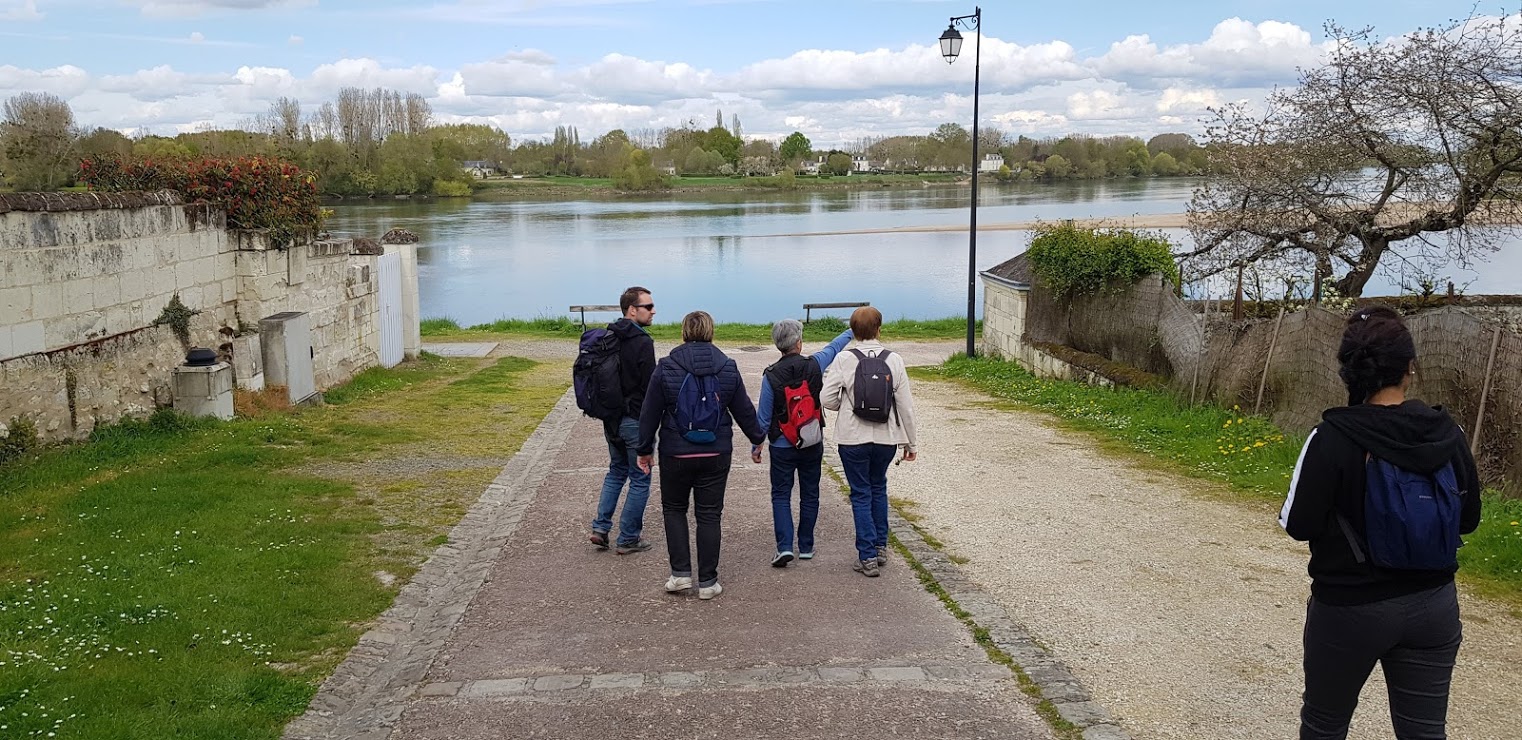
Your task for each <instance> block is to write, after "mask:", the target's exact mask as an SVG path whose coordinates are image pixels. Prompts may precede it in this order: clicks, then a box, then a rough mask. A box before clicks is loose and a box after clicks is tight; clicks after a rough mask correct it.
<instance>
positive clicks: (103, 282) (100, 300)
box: [90, 275, 122, 311]
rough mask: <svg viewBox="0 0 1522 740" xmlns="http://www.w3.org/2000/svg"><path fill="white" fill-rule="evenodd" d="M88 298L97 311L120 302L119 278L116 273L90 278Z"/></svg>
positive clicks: (120, 288)
mask: <svg viewBox="0 0 1522 740" xmlns="http://www.w3.org/2000/svg"><path fill="white" fill-rule="evenodd" d="M90 298H91V300H92V301H93V302H94V304H95V309H96V310H97V311H98V310H100V309H103V308H107V307H109V306H114V305H116V304H118V303H121V300H122V287H121V278H120V277H118V276H116V275H103V276H101V277H98V278H91V280H90Z"/></svg>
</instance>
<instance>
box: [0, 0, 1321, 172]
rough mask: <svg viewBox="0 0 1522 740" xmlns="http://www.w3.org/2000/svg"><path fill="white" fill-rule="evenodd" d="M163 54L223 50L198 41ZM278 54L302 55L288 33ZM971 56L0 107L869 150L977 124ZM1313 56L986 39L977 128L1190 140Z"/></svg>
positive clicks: (1267, 47) (267, 73)
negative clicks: (368, 116) (409, 112)
mask: <svg viewBox="0 0 1522 740" xmlns="http://www.w3.org/2000/svg"><path fill="white" fill-rule="evenodd" d="M472 1H479V0H472ZM0 2H4V0H0ZM545 2H546V3H548V0H545ZM174 4H176V5H178V6H195V7H200V8H203V9H204V8H222V9H229V8H238V7H247V8H252V7H272V6H273V5H275V3H268V2H265V3H259V2H254V0H247V2H242V1H241V0H218V1H216V2H201V3H196V2H189V1H188V0H187V1H185V2H176V3H174ZM455 7H456V8H457V9H458V8H459V7H462V6H455ZM516 7H519V8H520V9H521V8H522V7H525V6H516ZM545 7H549V5H546V6H545ZM555 7H557V8H558V7H560V6H558V5H557V6H555ZM504 12H506V11H504ZM160 40H162V41H169V40H171V39H167V38H166V39H160ZM172 40H173V41H175V42H177V43H182V44H189V43H197V42H199V43H202V44H204V45H206V46H212V45H216V44H219V43H230V42H218V41H212V40H207V39H205V37H204V36H202V35H200V34H192V35H189V36H179V37H178V38H175V39H172ZM287 43H288V44H289V45H293V46H294V45H301V44H303V43H304V41H303V39H302V37H300V36H296V35H292V36H290V38H289V39H288V42H287ZM311 51H317V49H311ZM972 51H973V50H972V49H971V47H965V48H964V50H963V56H964V58H963V59H960V60H958V61H957V63H956V64H953V65H950V66H948V65H947V64H946V63H945V62H944V60H942V59H941V57H940V53H939V50H938V49H937V48H936V47H935V46H929V45H918V44H910V45H907V46H904V47H902V48H900V49H874V50H866V51H853V50H827V49H810V50H803V51H799V52H796V53H793V54H790V55H787V56H783V57H778V58H772V59H764V60H760V61H757V62H754V63H752V64H748V65H745V66H743V67H740V68H738V69H733V70H716V69H705V68H700V67H697V66H694V65H692V64H691V63H688V62H685V61H682V60H681V59H680V58H679V57H677V58H673V59H667V60H655V59H644V58H640V57H635V56H630V55H626V54H608V55H606V56H603V57H601V58H598V59H595V60H592V61H589V62H584V63H570V62H564V61H561V60H558V59H557V58H556V57H554V56H552V55H551V54H549V53H547V52H545V51H543V50H539V49H533V48H526V49H520V50H515V51H512V52H509V53H505V54H503V55H501V56H499V57H496V58H493V59H487V60H481V61H474V62H468V63H464V64H461V65H460V66H459V67H458V68H455V69H448V70H439V69H436V68H434V67H431V66H424V65H419V66H411V67H398V66H390V65H387V64H384V63H382V62H380V61H378V60H376V59H372V58H343V59H337V60H334V61H330V62H328V63H325V64H322V65H320V66H317V67H316V68H313V69H310V70H296V69H288V68H283V67H274V66H254V65H248V66H242V67H238V68H237V69H236V70H234V71H230V72H223V73H217V74H205V75H191V74H185V73H183V72H180V71H178V70H176V69H174V68H172V67H168V66H157V67H153V68H150V69H143V70H138V71H136V72H131V73H126V74H119V75H110V76H105V77H98V78H97V77H92V76H91V75H89V74H87V73H86V71H85V70H83V69H80V68H78V67H72V66H65V67H57V68H53V69H48V70H30V69H24V68H20V67H16V66H0V97H4V95H5V93H6V91H22V90H46V91H48V92H53V93H55V94H58V95H60V96H61V97H64V98H65V99H66V100H69V101H70V103H71V104H72V105H75V111H76V114H77V117H78V118H79V119H80V120H81V122H82V123H85V124H88V125H108V126H111V127H114V128H122V129H140V128H142V127H144V126H149V127H151V128H153V129H154V130H160V131H167V130H179V129H181V128H185V127H205V126H208V125H214V126H232V125H237V124H239V123H241V122H243V121H245V120H247V119H248V118H250V117H252V116H254V115H258V114H260V113H263V112H265V111H266V110H267V109H268V107H269V104H270V102H271V101H273V100H275V99H276V98H280V97H289V98H294V99H296V100H299V101H300V102H301V103H302V105H303V106H304V107H305V109H306V110H307V111H308V112H310V111H313V110H315V109H316V108H317V107H318V106H319V105H321V104H322V103H323V102H327V101H331V100H334V99H335V98H336V96H337V93H338V91H339V90H340V89H341V88H344V87H362V88H374V87H384V88H388V89H394V90H400V91H405V92H413V93H419V94H422V95H424V96H426V97H427V98H428V99H429V101H430V103H431V104H432V106H433V109H434V112H435V115H436V116H437V118H438V119H439V120H441V121H477V122H483V123H492V124H494V125H497V126H501V127H503V128H504V129H506V130H507V131H508V132H509V133H511V134H513V135H514V136H515V137H516V138H519V139H522V138H524V137H537V136H543V135H547V134H549V133H550V132H551V131H553V130H554V128H555V126H557V125H570V126H577V127H579V128H580V129H581V131H582V133H583V135H584V137H585V138H588V139H590V138H591V137H593V136H596V135H599V134H601V133H602V132H603V131H606V130H608V129H611V128H624V129H630V130H632V129H645V128H661V127H664V126H679V125H683V124H685V123H686V122H688V121H695V122H696V123H697V124H698V125H701V126H708V125H711V122H712V121H713V117H714V111H715V110H716V109H722V110H723V111H724V113H725V117H726V118H728V117H729V115H730V114H738V115H739V116H740V117H741V120H742V122H743V123H744V125H745V130H746V133H747V135H748V136H761V137H769V138H773V139H780V138H781V137H783V136H785V135H787V134H788V133H789V132H791V131H793V130H799V131H803V132H805V133H806V134H807V135H808V136H809V137H810V138H811V139H813V140H814V141H815V143H816V144H818V145H821V146H837V145H840V144H841V143H844V142H848V141H851V140H854V139H859V138H862V137H865V136H892V135H898V134H906V133H923V132H926V131H929V130H932V129H934V128H935V126H936V125H938V124H940V123H943V122H946V121H956V122H960V123H962V124H963V125H970V122H971V117H972V75H973V69H972V67H973V65H972V64H971V63H970V62H971V54H972ZM1323 51H1324V45H1316V44H1314V43H1312V40H1311V37H1310V35H1309V34H1307V33H1306V32H1304V31H1302V30H1300V29H1299V28H1298V27H1296V26H1293V25H1289V24H1284V23H1277V22H1273V21H1266V22H1262V23H1256V24H1254V23H1248V22H1246V21H1241V20H1237V19H1231V20H1227V21H1223V22H1222V23H1220V24H1218V25H1217V26H1216V27H1215V29H1214V30H1213V31H1212V32H1211V33H1210V35H1209V37H1208V38H1206V39H1204V40H1202V41H1200V42H1198V43H1194V44H1180V45H1174V46H1169V47H1167V48H1159V47H1158V46H1157V45H1156V44H1154V43H1153V42H1152V41H1151V40H1150V39H1148V38H1147V37H1145V36H1132V37H1128V38H1125V39H1122V40H1120V41H1117V42H1116V43H1115V44H1113V45H1111V46H1110V47H1109V48H1108V50H1106V51H1104V52H1102V53H1101V54H1099V55H1098V56H1088V57H1085V56H1083V55H1081V54H1080V53H1079V52H1078V51H1077V50H1075V49H1074V47H1073V46H1071V45H1070V44H1068V43H1066V42H1064V41H1060V40H1053V41H1049V42H1046V43H1041V44H1031V45H1024V46H1022V45H1019V44H1015V43H1010V42H1005V41H1002V40H1000V39H993V38H986V39H985V40H984V48H983V53H982V65H983V70H982V71H983V75H982V89H981V97H980V101H981V110H982V115H983V119H982V122H983V124H984V125H985V126H992V127H998V128H1000V129H1002V130H1004V131H1006V132H1008V133H1011V134H1025V135H1031V136H1052V135H1062V134H1067V133H1074V132H1081V133H1091V134H1095V135H1110V134H1121V133H1125V134H1134V135H1142V136H1147V135H1151V134H1154V133H1161V132H1163V131H1188V132H1191V133H1196V132H1198V131H1199V123H1198V120H1199V118H1200V116H1201V115H1202V114H1203V113H1204V111H1205V110H1206V109H1207V108H1209V107H1212V106H1218V105H1220V104H1222V103H1223V102H1224V101H1226V100H1233V101H1236V100H1247V101H1255V100H1260V99H1261V98H1262V97H1263V96H1264V94H1266V92H1267V89H1268V85H1269V84H1271V83H1281V82H1288V83H1293V81H1294V78H1295V75H1294V72H1293V66H1294V64H1296V63H1302V62H1303V60H1305V59H1311V60H1314V59H1315V58H1319V55H1320V54H1322V53H1323ZM673 56H676V55H675V53H674V54H673Z"/></svg>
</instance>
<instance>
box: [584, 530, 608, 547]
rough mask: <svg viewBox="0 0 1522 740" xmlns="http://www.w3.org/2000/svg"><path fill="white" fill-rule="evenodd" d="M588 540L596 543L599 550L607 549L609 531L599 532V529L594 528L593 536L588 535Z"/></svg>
mask: <svg viewBox="0 0 1522 740" xmlns="http://www.w3.org/2000/svg"><path fill="white" fill-rule="evenodd" d="M587 541H589V542H591V543H592V544H593V545H596V546H597V549H599V550H606V549H608V533H607V532H599V531H597V530H595V529H594V530H592V534H591V536H589V537H587Z"/></svg>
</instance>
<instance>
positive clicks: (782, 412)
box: [761, 354, 824, 442]
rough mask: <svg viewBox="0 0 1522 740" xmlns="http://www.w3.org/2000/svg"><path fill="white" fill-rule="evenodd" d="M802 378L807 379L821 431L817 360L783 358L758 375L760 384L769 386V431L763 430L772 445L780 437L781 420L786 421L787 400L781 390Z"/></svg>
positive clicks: (821, 376) (820, 375) (821, 380)
mask: <svg viewBox="0 0 1522 740" xmlns="http://www.w3.org/2000/svg"><path fill="white" fill-rule="evenodd" d="M804 379H807V380H808V383H809V393H810V394H812V395H813V396H814V406H815V407H817V408H818V409H820V412H819V428H820V429H823V428H824V406H823V405H821V404H820V403H819V391H820V390H821V389H823V388H824V372H823V371H821V370H820V369H819V361H818V360H816V359H814V358H813V357H812V356H808V355H802V354H790V355H783V356H782V359H780V360H777V361H776V362H775V363H772V365H771V367H768V368H766V371H765V372H763V373H762V374H761V382H763V383H771V384H772V408H771V416H770V417H769V418H770V419H771V428H770V429H767V430H766V437H767V439H770V440H771V441H773V442H776V441H777V439H778V438H779V437H781V436H782V420H783V419H786V418H787V397H786V395H784V394H783V390H784V389H786V388H787V387H789V386H794V385H797V384H798V381H800V380H804Z"/></svg>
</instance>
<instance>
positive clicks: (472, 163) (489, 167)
mask: <svg viewBox="0 0 1522 740" xmlns="http://www.w3.org/2000/svg"><path fill="white" fill-rule="evenodd" d="M460 169H463V170H465V171H466V172H467V173H469V174H470V176H471V177H474V178H476V179H477V180H485V179H486V178H488V177H491V176H492V175H496V174H498V173H499V172H501V168H499V167H498V166H497V163H496V162H488V161H486V160H484V159H472V160H468V161H465V162H461V163H460Z"/></svg>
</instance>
